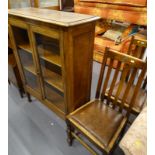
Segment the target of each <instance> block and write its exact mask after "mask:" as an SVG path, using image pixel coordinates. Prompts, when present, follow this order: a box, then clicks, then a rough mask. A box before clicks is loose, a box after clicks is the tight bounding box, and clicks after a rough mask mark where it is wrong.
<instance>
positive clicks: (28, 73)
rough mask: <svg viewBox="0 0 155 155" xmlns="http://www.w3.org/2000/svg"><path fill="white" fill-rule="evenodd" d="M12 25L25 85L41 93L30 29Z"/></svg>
mask: <svg viewBox="0 0 155 155" xmlns="http://www.w3.org/2000/svg"><path fill="white" fill-rule="evenodd" d="M11 27H12V32H13V35H14V38H15V42H16V43H15V44H16V49H17V53H18V57H19V60H20V63H21V66H22V70H23V73H24V77H25V85H26V86H28V87H30V88H31V89H33V90H35V91H37V92H38V93H41V92H40V84H39V78H38V73H37V71H36V65H35V60H34V56H33V50H32V47H31V45H30V40H29V35H28V30H27V29H25V28H21V27H17V26H11Z"/></svg>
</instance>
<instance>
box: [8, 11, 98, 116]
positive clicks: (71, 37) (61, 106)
mask: <svg viewBox="0 0 155 155" xmlns="http://www.w3.org/2000/svg"><path fill="white" fill-rule="evenodd" d="M98 19H99V17H95V16H89V15H82V14H75V13H68V12H60V11H54V10H47V9H37V8H27V9H16V10H9V27H10V32H9V33H10V36H11V41H12V45H13V48H14V54H15V57H16V60H17V62H18V67H19V69H20V74H21V77H22V80H23V83H24V87H25V90H26V92H27V93H29V94H31V95H33V96H35V97H36V98H37V99H39V100H40V101H41V102H42V103H43V104H45V105H46V106H47V107H49V108H50V109H52V110H53V111H55V112H56V113H57V114H58V115H59V116H61V117H62V118H65V116H66V114H68V113H69V112H71V111H73V110H75V109H76V108H78V107H79V106H81V105H83V104H84V103H86V102H87V101H89V99H90V87H91V78H92V62H93V41H94V29H95V21H96V20H98Z"/></svg>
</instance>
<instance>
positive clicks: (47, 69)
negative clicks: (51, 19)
mask: <svg viewBox="0 0 155 155" xmlns="http://www.w3.org/2000/svg"><path fill="white" fill-rule="evenodd" d="M34 29H35V28H34ZM51 33H52V32H51ZM47 34H48V32H47ZM33 37H34V40H35V47H36V52H37V55H38V58H39V60H38V61H39V64H40V69H41V76H42V82H43V90H44V98H45V100H47V101H49V102H50V104H53V105H54V106H56V107H57V108H58V109H59V110H60V111H62V112H65V105H64V86H63V78H62V77H63V76H62V61H61V52H60V41H59V39H56V38H55V37H54V38H52V36H51V37H49V36H47V35H46V34H43V33H37V32H33Z"/></svg>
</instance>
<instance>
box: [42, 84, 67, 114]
mask: <svg viewBox="0 0 155 155" xmlns="http://www.w3.org/2000/svg"><path fill="white" fill-rule="evenodd" d="M44 87H45V94H46V99H47V100H49V101H50V102H51V103H52V104H54V105H55V106H56V107H57V108H59V109H60V110H61V111H63V112H65V106H64V96H63V93H60V92H59V91H57V90H56V89H55V88H53V87H52V86H51V85H49V84H48V83H46V82H45V83H44Z"/></svg>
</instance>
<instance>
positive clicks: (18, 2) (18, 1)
mask: <svg viewBox="0 0 155 155" xmlns="http://www.w3.org/2000/svg"><path fill="white" fill-rule="evenodd" d="M9 2H10V7H11V9H13V8H24V7H30V6H31V3H30V0H9Z"/></svg>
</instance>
